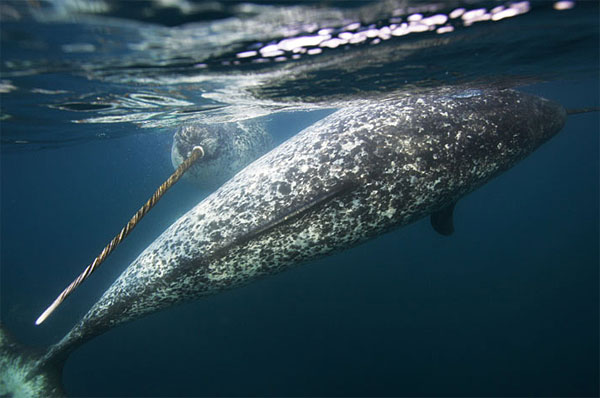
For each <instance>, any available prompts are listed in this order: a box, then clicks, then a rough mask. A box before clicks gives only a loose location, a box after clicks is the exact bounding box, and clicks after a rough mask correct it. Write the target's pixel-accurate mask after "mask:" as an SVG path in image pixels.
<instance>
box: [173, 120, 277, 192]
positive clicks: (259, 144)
mask: <svg viewBox="0 0 600 398" xmlns="http://www.w3.org/2000/svg"><path fill="white" fill-rule="evenodd" d="M196 145H200V146H202V149H203V150H204V156H203V157H202V159H200V160H198V161H197V162H196V164H194V166H192V167H191V168H190V169H189V170H188V171H187V172H186V173H185V178H187V179H188V180H190V181H193V182H195V183H197V184H199V185H201V186H203V187H214V188H217V187H219V186H220V185H221V184H223V183H224V182H225V181H227V180H228V179H230V178H231V177H233V176H234V175H235V173H237V172H238V171H240V170H241V169H243V168H244V167H246V166H247V165H248V164H250V163H251V162H252V161H253V160H255V159H257V158H259V157H260V156H262V155H264V154H265V153H267V152H268V151H269V150H270V149H271V148H273V140H272V138H271V135H270V134H269V133H268V132H267V130H266V129H265V126H264V123H262V122H261V121H258V120H245V121H241V122H231V123H214V124H203V123H190V124H186V125H183V126H181V127H180V128H179V129H178V130H177V132H176V133H175V135H174V136H173V146H172V147H171V161H172V163H173V166H174V167H175V168H177V167H178V166H179V165H180V164H181V163H182V162H183V161H184V159H185V158H187V157H188V156H189V155H190V153H191V152H192V149H193V148H194V146H196Z"/></svg>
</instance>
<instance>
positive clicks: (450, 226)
mask: <svg viewBox="0 0 600 398" xmlns="http://www.w3.org/2000/svg"><path fill="white" fill-rule="evenodd" d="M454 206H456V202H452V203H450V204H449V205H448V206H446V207H444V208H442V209H440V210H438V211H436V212H435V213H432V214H431V226H432V227H433V229H435V231H436V232H437V233H438V234H440V235H444V236H450V235H452V233H453V232H454Z"/></svg>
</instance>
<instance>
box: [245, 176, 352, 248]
mask: <svg viewBox="0 0 600 398" xmlns="http://www.w3.org/2000/svg"><path fill="white" fill-rule="evenodd" d="M355 186H356V184H355V183H354V182H351V181H343V182H340V183H339V184H337V185H336V186H334V187H332V188H330V189H329V190H327V191H324V192H321V193H320V194H318V195H316V196H315V197H313V198H312V199H310V200H308V201H307V202H305V203H302V204H301V205H299V206H296V207H290V208H288V209H285V211H284V212H283V213H281V214H278V215H276V216H275V217H274V218H273V219H271V220H268V221H267V222H266V223H264V224H262V225H260V226H258V227H257V228H255V229H254V230H252V231H249V232H248V233H247V234H245V235H244V236H242V237H240V238H238V239H237V240H236V241H235V242H234V243H233V244H236V245H239V244H241V243H245V242H247V241H248V240H250V239H252V238H255V237H257V236H259V235H262V234H265V233H267V232H270V231H271V230H273V229H275V228H277V227H280V226H282V225H284V224H287V223H289V222H292V221H294V220H296V219H298V218H299V217H302V216H303V215H304V214H306V213H307V212H309V211H310V210H314V209H315V208H317V207H319V206H323V205H325V204H326V203H328V202H329V201H331V200H332V199H334V198H336V197H338V196H340V195H342V194H344V193H346V192H348V191H351V190H352V189H354V188H355Z"/></svg>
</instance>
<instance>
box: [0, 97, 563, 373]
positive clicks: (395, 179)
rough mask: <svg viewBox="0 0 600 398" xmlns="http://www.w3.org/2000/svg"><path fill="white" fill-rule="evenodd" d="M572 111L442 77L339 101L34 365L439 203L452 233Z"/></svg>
mask: <svg viewBox="0 0 600 398" xmlns="http://www.w3.org/2000/svg"><path fill="white" fill-rule="evenodd" d="M565 118H566V112H565V110H564V108H562V107H561V106H560V105H558V104H556V103H553V102H550V101H547V100H545V99H542V98H539V97H535V96H532V95H528V94H524V93H520V92H517V91H513V90H459V89H444V90H440V91H437V92H435V93H430V94H422V95H414V96H405V97H404V96H403V97H396V98H386V99H383V100H380V101H377V102H370V103H367V104H361V105H360V106H356V107H348V108H344V109H341V110H339V111H337V112H335V113H333V114H331V115H330V116H328V117H326V118H324V119H322V120H321V121H319V122H317V123H315V124H313V125H312V126H310V127H308V128H306V129H305V130H303V131H302V132H300V133H298V134H297V135H296V136H294V137H293V138H291V139H289V140H288V141H286V142H285V143H283V144H282V145H280V146H278V147H277V148H275V149H274V150H272V151H271V152H269V153H267V154H266V155H264V156H262V157H261V158H259V159H258V160H256V161H254V162H253V163H251V164H250V165H249V166H248V167H246V168H245V169H243V170H242V171H241V172H239V173H238V174H236V175H235V176H234V177H233V178H232V179H231V180H229V181H228V182H227V183H225V184H224V185H223V186H222V187H221V188H219V189H218V190H217V191H215V192H214V193H213V194H211V195H210V196H209V197H207V198H206V199H205V200H203V201H202V202H200V203H199V204H198V205H196V206H195V207H194V208H193V209H191V210H190V211H189V212H187V213H186V214H185V215H184V216H182V217H181V218H180V219H178V220H177V221H176V222H175V223H173V224H172V225H171V226H170V227H169V228H168V229H167V230H166V231H164V232H163V233H162V234H161V235H160V236H159V237H158V238H157V239H156V240H155V241H154V242H153V243H152V244H151V245H150V246H149V247H147V248H146V249H145V250H144V251H143V252H142V253H141V254H140V256H139V257H138V258H137V259H136V260H135V261H134V262H133V263H132V264H131V265H130V266H129V267H128V268H127V269H126V270H125V271H124V272H123V274H122V275H121V276H120V277H119V278H118V279H117V280H116V281H115V282H114V284H113V285H112V286H111V287H110V288H109V289H108V290H107V291H106V292H105V293H104V295H103V296H102V297H101V298H100V299H99V300H98V302H97V303H96V304H95V305H94V306H93V308H92V309H91V310H90V311H89V312H88V313H87V315H85V316H84V318H83V319H82V320H81V321H80V322H79V323H78V324H77V325H76V326H75V327H74V328H73V329H72V330H71V331H70V332H69V333H68V334H67V335H66V336H65V337H64V338H63V339H62V340H61V341H60V342H59V343H58V344H56V345H55V346H52V347H51V348H50V349H49V350H48V352H47V353H46V355H45V356H44V357H43V358H41V359H39V360H37V361H36V362H35V364H34V365H32V369H33V370H31V371H30V375H33V374H34V373H35V372H41V371H42V370H43V369H44V367H45V366H49V365H51V364H52V363H53V362H56V361H58V360H59V359H61V358H65V357H66V356H67V355H68V353H69V352H70V351H71V350H72V349H74V348H76V347H77V346H79V345H80V344H82V343H83V342H85V341H87V340H88V339H90V338H92V337H94V336H96V335H98V334H101V333H103V332H105V331H107V330H108V329H110V328H112V327H114V326H116V325H118V324H121V323H123V322H125V321H128V320H132V319H136V318H139V317H141V316H144V315H146V314H148V313H151V312H154V311H157V310H160V309H163V308H166V307H169V306H171V305H173V304H176V303H179V302H182V301H185V300H190V299H194V298H198V297H201V296H205V295H209V294H214V293H216V292H219V291H221V290H224V289H228V288H232V287H235V286H239V285H242V284H244V283H247V282H250V281H252V280H253V279H256V278H258V277H261V276H264V275H267V274H272V273H276V272H280V271H282V270H284V269H286V268H289V267H291V266H293V265H297V264H299V263H302V262H305V261H309V260H312V259H315V258H317V257H320V256H324V255H327V254H330V253H333V252H336V251H339V250H344V249H346V248H349V247H352V246H355V245H357V244H359V243H361V242H363V241H365V240H367V239H370V238H373V237H376V236H378V235H380V234H382V233H384V232H386V231H389V230H391V229H393V228H397V227H400V226H403V225H406V224H408V223H411V222H413V221H416V220H418V219H420V218H422V217H425V216H428V215H434V217H432V222H433V223H434V226H435V227H436V229H438V230H439V231H440V232H443V233H447V232H449V229H451V223H450V220H449V218H450V217H451V213H452V212H451V209H452V206H453V205H454V203H455V202H456V201H457V200H458V199H459V198H460V197H462V196H464V195H465V194H467V193H469V192H471V191H473V190H474V189H476V188H477V187H479V186H481V185H482V184H484V183H485V182H487V181H489V180H490V179H491V178H493V177H494V176H496V175H498V174H499V173H501V172H503V171H505V170H507V169H508V168H510V167H511V166H513V165H514V164H515V163H516V162H517V161H519V160H520V159H522V158H524V157H525V156H527V155H528V154H529V153H531V152H532V151H533V150H535V149H536V148H537V147H538V146H539V145H541V144H542V143H543V142H545V141H546V140H548V139H549V138H550V137H552V136H553V135H554V134H556V133H557V132H558V131H559V130H560V129H561V128H562V126H563V124H564V122H565ZM36 369H37V370H36ZM3 372H5V369H3ZM49 380H50V379H49ZM48 383H50V382H48Z"/></svg>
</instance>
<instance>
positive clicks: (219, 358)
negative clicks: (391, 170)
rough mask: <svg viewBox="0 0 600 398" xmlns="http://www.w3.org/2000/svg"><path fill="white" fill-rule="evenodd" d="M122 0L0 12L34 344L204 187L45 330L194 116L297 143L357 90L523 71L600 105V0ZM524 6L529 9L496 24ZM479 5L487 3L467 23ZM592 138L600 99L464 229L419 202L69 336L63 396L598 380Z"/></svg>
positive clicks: (10, 310) (7, 147)
mask: <svg viewBox="0 0 600 398" xmlns="http://www.w3.org/2000/svg"><path fill="white" fill-rule="evenodd" d="M36 4H37V6H36ZM128 4H129V3H118V2H110V1H107V2H89V3H83V2H70V1H55V2H42V3H23V2H3V3H2V5H1V9H0V17H1V18H2V19H1V20H0V21H1V23H0V29H1V40H2V41H1V50H2V52H1V69H0V71H1V85H0V88H1V91H2V97H1V99H2V101H1V115H2V119H1V125H0V126H1V133H2V134H1V139H2V141H1V142H2V146H1V152H0V155H1V159H0V165H1V170H0V173H1V174H0V175H1V178H2V180H1V203H0V206H1V207H0V211H1V213H0V233H1V247H0V249H1V250H0V261H1V270H0V271H1V273H0V275H1V277H2V278H1V281H0V287H1V292H0V294H1V296H0V297H1V307H0V308H1V314H0V315H1V321H2V323H3V324H4V325H5V326H7V327H8V328H9V330H11V331H12V332H13V333H14V334H15V335H16V337H17V338H18V339H19V340H20V341H21V342H23V343H25V344H28V345H32V346H38V347H45V346H47V345H49V344H52V343H54V342H56V341H57V340H58V339H60V337H62V335H64V333H66V332H67V331H68V330H69V329H70V328H71V327H72V325H73V324H74V323H75V322H76V321H77V320H78V319H79V318H80V317H81V316H83V314H84V313H85V312H86V311H87V310H88V309H89V307H90V306H91V305H92V304H93V302H94V301H95V300H96V299H97V298H98V297H99V296H100V295H101V294H102V292H103V291H104V290H105V289H106V288H107V287H108V286H109V285H110V284H111V283H112V281H113V280H114V279H115V278H116V277H117V276H118V275H119V274H120V273H121V272H122V271H123V270H124V269H125V267H126V266H127V265H128V264H129V263H130V262H131V261H132V260H133V259H134V258H135V257H136V256H137V255H138V254H139V253H140V252H141V251H142V250H143V248H144V247H146V246H147V245H148V244H149V243H150V242H152V241H153V239H155V238H156V237H157V236H158V235H159V234H160V233H161V232H162V231H163V230H164V229H165V228H166V227H167V226H169V225H170V224H171V223H172V222H173V221H174V220H175V219H176V218H177V217H179V216H181V215H182V214H184V213H185V212H186V211H187V210H188V209H190V208H191V207H192V206H194V205H195V204H196V203H197V202H198V201H199V200H201V199H202V198H203V197H205V196H206V195H208V194H209V193H210V192H208V191H206V190H203V189H202V188H201V187H200V188H199V187H197V186H194V185H192V184H190V183H188V182H186V181H185V180H184V181H182V182H180V183H178V184H177V185H176V186H175V187H174V188H172V190H171V191H169V193H167V195H166V196H165V198H164V199H163V200H162V201H161V202H160V203H159V204H158V205H157V206H156V208H155V209H154V210H153V211H152V212H151V213H150V215H149V216H147V217H146V218H145V219H144V220H143V221H142V222H141V223H140V225H139V226H138V227H137V228H136V230H135V231H134V232H133V233H132V235H131V236H130V237H129V238H128V239H127V240H126V241H125V243H123V244H122V245H121V246H120V247H119V249H118V250H116V252H115V253H114V254H113V255H111V257H110V258H109V260H107V262H106V263H105V264H104V265H103V266H102V267H101V268H100V270H99V271H98V272H97V273H96V274H94V275H93V277H92V278H91V279H90V280H89V281H87V282H86V283H85V284H84V286H82V287H81V288H80V289H79V290H78V291H77V292H76V293H75V294H74V295H73V296H72V297H70V298H69V299H68V300H67V302H65V303H64V304H63V306H61V308H60V309H59V310H57V312H56V313H55V314H53V315H52V317H51V318H50V319H49V320H48V321H47V322H46V323H44V324H43V325H42V326H39V327H35V326H34V324H33V322H34V320H35V319H36V318H37V316H38V315H39V313H40V312H41V311H42V310H43V309H44V308H45V307H46V306H47V305H48V304H49V303H50V302H51V301H52V300H53V299H54V297H55V295H56V294H58V293H59V292H60V290H61V289H62V288H63V287H64V286H66V284H68V283H69V282H70V281H71V280H72V279H73V278H74V277H75V276H76V275H77V274H78V273H79V272H80V271H81V270H82V269H83V267H85V266H86V265H87V264H88V263H89V262H90V261H91V260H92V259H93V258H94V257H95V256H96V255H97V254H98V253H99V251H100V250H101V249H102V247H103V246H104V245H105V244H106V243H107V242H108V241H109V240H110V239H111V238H112V236H113V235H114V234H115V233H117V232H118V231H119V229H120V228H121V226H122V225H123V223H124V222H125V221H126V220H128V219H129V217H130V216H131V215H132V214H133V213H134V212H135V211H136V210H137V208H138V207H139V206H140V205H141V204H142V203H143V202H144V201H145V200H146V199H147V197H148V196H149V195H150V194H151V193H152V192H153V191H154V189H155V188H156V186H158V185H159V184H160V183H161V182H162V181H163V179H164V178H166V177H167V176H168V175H169V174H170V173H171V171H172V166H171V162H170V146H171V140H172V134H173V132H174V129H175V128H176V127H177V126H178V125H179V124H181V123H185V122H195V121H202V122H219V121H227V120H240V119H244V118H248V117H263V118H266V119H267V121H268V127H269V130H270V131H271V132H272V133H273V134H274V135H275V136H276V139H277V140H278V141H279V142H281V141H283V140H285V139H286V138H289V137H290V136H292V135H293V134H295V133H297V132H298V131H300V130H301V129H302V128H304V127H306V126H308V125H310V124H311V123H313V122H315V121H316V120H318V119H319V118H321V117H323V116H324V115H326V114H327V113H328V112H330V110H331V109H333V108H337V107H341V106H344V104H346V103H349V102H355V101H363V100H377V98H380V97H385V96H386V95H392V94H391V93H395V94H394V95H396V94H397V93H402V94H411V93H415V92H419V91H421V90H429V89H435V87H438V86H443V85H447V84H454V85H461V86H465V93H476V92H477V90H480V89H485V87H489V86H503V87H518V88H519V89H521V90H525V91H528V92H531V93H534V94H537V95H542V96H545V97H547V98H550V99H553V100H555V101H558V102H560V103H562V104H563V105H564V106H565V107H567V108H582V107H589V106H598V103H599V98H598V97H599V81H598V69H599V68H598V62H599V61H598V28H599V27H598V5H597V3H596V2H586V1H579V2H551V1H543V2H515V3H503V2H480V3H473V2H466V3H461V2H452V3H450V2H448V3H444V4H442V5H439V4H432V3H427V2H412V3H411V2H408V3H407V2H398V3H396V2H386V3H371V2H360V3H358V2H357V3H348V2H330V3H327V4H325V5H323V4H319V3H309V4H302V3H299V4H288V3H284V4H283V5H282V4H269V3H268V2H263V4H261V5H254V6H250V5H244V6H242V5H239V3H233V2H222V3H214V4H215V6H214V7H215V8H213V9H209V8H206V7H205V8H201V5H200V3H194V2H191V3H189V4H193V5H195V7H196V8H195V9H193V10H192V11H188V12H185V9H186V8H185V7H184V4H183V2H173V3H172V6H169V7H166V8H165V7H162V8H161V6H160V5H159V2H156V3H154V2H146V3H140V4H138V5H137V7H136V6H133V5H131V4H130V5H128ZM136 4H137V3H136ZM515 4H516V6H515V7H526V10H527V11H524V12H522V13H519V14H515V15H512V16H510V17H505V18H501V19H497V18H498V17H497V16H496V17H495V18H496V19H497V20H494V18H492V17H493V16H494V15H502V14H499V13H501V12H505V15H508V14H509V13H510V12H509V13H506V10H509V9H511V7H513V6H514V5H515ZM561 5H562V6H561ZM500 6H502V7H504V9H497V8H496V7H500ZM563 6H564V7H566V8H568V9H566V10H559V9H560V8H561V7H563ZM144 7H145V8H144ZM461 8H464V11H463V15H464V13H465V12H471V15H472V17H473V18H475V19H476V18H480V19H481V20H478V21H475V22H472V23H468V20H465V19H462V17H460V16H459V17H456V18H450V16H451V14H452V12H455V10H458V9H461ZM513 8H514V7H513ZM144 9H146V12H143V10H144ZM482 9H483V10H484V11H478V10H482ZM519 9H520V10H523V9H525V8H519ZM215 10H216V11H215ZM493 10H496V11H495V12H493ZM486 13H487V14H489V18H488V19H485V18H486V17H485V15H486ZM512 13H513V14H514V12H512ZM416 15H421V17H419V16H416ZM436 15H446V16H447V20H446V21H444V22H443V23H441V24H439V25H435V26H434V28H432V29H431V30H426V31H421V30H422V28H421V27H420V26H419V25H418V23H419V21H423V19H426V18H431V17H434V16H436ZM437 18H438V19H437V20H434V19H431V21H433V22H436V21H438V22H439V21H441V20H442V19H443V18H442V17H437ZM440 18H442V19H440ZM403 22H405V23H406V24H407V25H406V29H407V31H408V30H410V29H411V26H412V27H413V28H412V29H413V30H412V31H409V32H408V33H406V34H402V35H400V34H398V35H393V34H391V33H390V34H389V36H390V37H388V38H386V32H387V30H385V29H384V28H386V27H387V28H389V29H390V32H393V31H394V30H395V29H400V28H401V27H402V23H403ZM411 22H412V23H413V24H412V25H411V24H410V23H411ZM433 22H432V23H433ZM392 25H396V26H395V27H394V28H393V29H392V28H390V27H391V26H392ZM424 25H426V24H424ZM449 27H452V30H450V28H449ZM440 28H446V29H445V30H444V29H442V30H441V31H440V32H438V29H440ZM361 32H364V33H362V35H363V36H365V37H366V39H364V40H363V41H359V42H356V43H350V42H348V43H346V44H339V43H338V46H337V47H336V48H331V47H330V46H329V45H327V46H320V45H314V44H310V43H314V42H316V41H318V40H321V39H320V38H317V39H314V36H318V35H319V34H321V33H322V34H323V35H329V36H331V37H330V38H329V39H327V40H332V39H334V38H340V37H348V40H351V39H352V38H354V39H352V40H356V41H358V40H361V37H362V36H361V34H360V33H361ZM369 32H370V33H369ZM346 33H347V34H346ZM397 33H401V32H400V31H397ZM345 34H346V35H345ZM349 35H350V36H349ZM311 37H312V39H310V38H311ZM290 39H296V41H295V42H293V41H288V42H284V40H290ZM310 40H313V41H312V42H311V41H310ZM340 40H341V39H340ZM323 42H324V40H321V42H320V43H323ZM294 43H295V44H294ZM332 43H333V42H330V43H329V44H330V45H331V46H333V44H332ZM294 45H297V46H298V47H294ZM268 46H274V47H268ZM296 48H304V52H303V51H302V50H301V49H300V50H297V51H296V52H294V49H296ZM281 49H284V50H281ZM288 49H289V50H288ZM261 50H262V51H261ZM318 50H320V51H318ZM269 51H272V52H271V53H269ZM274 51H283V53H282V54H276V53H274ZM240 54H241V55H242V56H239V55H240ZM249 54H255V55H249ZM295 55H297V57H296V56H295ZM283 58H285V59H283ZM598 148H599V116H598V113H588V114H581V115H573V116H570V117H569V118H568V121H567V124H566V126H565V128H564V129H563V131H562V132H561V133H560V134H559V135H557V136H556V137H555V138H553V139H552V140H551V141H550V142H548V143H547V144H545V145H544V146H542V147H541V148H540V149H539V150H538V151H536V152H535V153H534V154H533V155H531V156H530V157H528V158H527V159H525V160H524V161H522V162H521V163H520V164H518V165H517V166H516V167H515V168H513V169H511V170H509V171H508V172H506V173H504V174H502V175H501V176H500V177H498V178H496V179H495V180H493V181H492V182H490V183H489V184H487V185H485V186H484V187H482V188H481V189H479V190H477V191H475V192H473V193H472V194H470V195H468V196H467V197H465V198H464V199H463V200H461V201H460V202H459V203H458V205H457V208H456V211H455V227H456V232H455V234H454V235H453V236H451V237H449V238H446V237H441V236H438V235H436V233H435V232H434V231H433V230H432V229H431V227H430V225H429V221H428V220H425V219H424V220H421V221H419V222H417V223H415V224H413V225H410V226H408V227H405V228H402V229H399V230H397V231H394V232H391V233H389V234H386V235H384V236H381V237H380V238H378V239H375V240H373V241H370V242H367V243H366V244H363V245H361V246H359V247H357V248H354V249H351V250H348V251H346V252H342V253H339V254H336V255H334V256H331V257H328V258H325V259H322V260H319V261H315V262H311V263H309V264H305V265H303V266H301V267H298V268H295V269H293V270H291V271H288V272H285V273H282V274H279V275H276V276H273V277H269V278H265V279H262V280H260V281H257V282H254V283H253V284H251V285H249V286H246V287H244V288H240V289H236V290H231V291H228V292H225V293H222V294H219V295H217V296H214V297H208V298H205V299H202V300H199V301H196V302H192V303H188V304H185V305H181V306H177V307H174V308H171V309H169V310H166V311H163V312H160V313H157V314H153V315H151V316H148V317H145V318H143V319H140V320H138V321H135V322H133V323H130V324H127V325H125V326H123V327H119V328H116V329H114V330H111V331H110V332H108V333H106V334H105V335H102V336H100V337H98V338H96V339H94V340H92V341H90V342H88V343H86V344H85V345H83V346H82V347H81V348H79V349H78V350H77V351H76V352H74V353H73V355H72V356H71V357H70V359H69V360H68V362H67V364H66V367H65V371H64V379H63V380H64V385H65V389H66V391H67V392H68V394H69V395H70V396H115V397H116V396H140V397H141V396H317V395H319V396H358V395H360V396H438V395H444V396H450V395H462V396H466V395H485V396H491V395H508V396H515V395H519V396H525V395H544V396H546V395H560V396H586V395H587V396H594V395H597V394H598V388H599V380H598V374H599V369H598V362H599V361H598V359H599V358H598V349H599V347H598V334H599V330H598V321H599V317H598V311H599V308H598V302H599V289H598V280H599V272H598V264H599V248H598V242H599V239H600V236H599V231H598V225H599V221H598V220H599V214H598V203H599V188H598V187H599V183H598V181H599V161H598V159H599V156H598Z"/></svg>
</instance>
